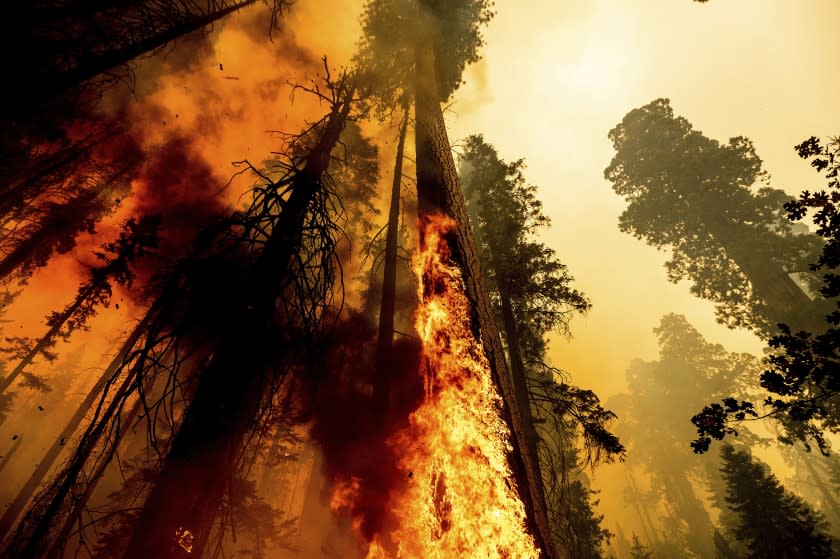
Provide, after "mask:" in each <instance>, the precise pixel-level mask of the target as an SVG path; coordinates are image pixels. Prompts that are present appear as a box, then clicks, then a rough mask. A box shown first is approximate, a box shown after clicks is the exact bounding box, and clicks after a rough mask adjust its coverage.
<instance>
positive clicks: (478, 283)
mask: <svg viewBox="0 0 840 559" xmlns="http://www.w3.org/2000/svg"><path fill="white" fill-rule="evenodd" d="M434 66H435V54H434V50H433V48H432V44H431V42H426V44H425V45H424V44H418V45H417V50H416V72H417V74H416V82H415V112H416V118H415V121H416V122H415V135H416V136H415V137H416V149H417V202H418V211H419V214H420V218H421V219H423V218H424V217H427V216H430V215H432V214H434V213H443V214H445V215H448V216H449V217H451V218H452V219H454V220H455V223H456V226H455V228H454V230H453V231H452V232H451V233H450V235H449V238H448V239H447V242H448V244H449V248H450V250H451V254H452V257H453V259H454V261H455V262H456V263H457V264H458V265H459V267H460V269H461V273H462V275H463V279H464V286H465V291H466V295H467V298H468V299H469V301H470V303H471V306H472V309H473V313H474V314H473V332H474V334H475V336H476V339H479V340H481V343H482V345H483V347H484V353H485V355H486V356H487V358H488V360H489V362H490V366H491V368H492V372H493V376H494V380H495V382H496V383H497V385H498V387H499V389H500V391H501V395H502V398H503V400H504V402H505V404H506V405H505V420H506V421H507V423H508V425H510V427H511V433H512V434H513V441H511V442H512V443H513V445H514V448H516V449H518V450H519V452H514V453H513V455H512V456H511V467H512V469H513V472H514V475H515V476H516V478H517V480H518V482H519V483H518V485H519V493H520V497H521V498H522V501H523V503H524V504H525V510H526V511H527V513H528V514H527V516H528V519H529V522H530V523H531V527H532V531H533V532H534V536H535V538H536V540H537V543H538V545H539V546H540V548H541V549H543V550H545V551H548V550H549V549H550V545H551V531H550V530H549V527H548V520H547V515H546V507H545V499H544V496H543V486H542V476H541V474H540V469H539V464H538V458H537V455H536V454H533V453H532V452H531V450H530V445H529V443H528V436H527V432H526V430H525V429H524V422H523V418H522V417H521V414H520V413H519V406H518V405H517V399H516V392H515V390H514V388H513V386H512V384H511V378H510V375H509V374H508V371H507V364H506V362H505V354H504V350H503V348H502V342H501V340H500V338H499V333H498V330H497V329H496V325H495V318H494V313H493V309H492V306H491V304H490V297H489V295H488V293H487V288H486V287H485V285H484V282H483V279H482V275H481V269H480V266H479V260H478V251H477V249H476V246H475V239H474V237H473V233H472V229H471V228H470V222H469V217H468V215H467V211H466V205H465V202H464V195H463V192H462V191H461V186H460V184H459V181H458V173H457V171H456V168H455V160H454V159H453V157H452V150H451V148H450V145H449V137H448V136H447V133H446V125H445V123H444V120H443V112H442V111H441V108H440V101H441V99H440V95H439V94H438V86H437V80H436V76H435V68H434Z"/></svg>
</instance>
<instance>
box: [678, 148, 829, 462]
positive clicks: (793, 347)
mask: <svg viewBox="0 0 840 559" xmlns="http://www.w3.org/2000/svg"><path fill="white" fill-rule="evenodd" d="M796 150H797V152H798V153H799V155H800V157H802V158H804V159H811V165H812V166H813V167H814V168H815V169H816V170H817V171H818V172H821V173H822V172H824V173H825V178H826V179H827V181H828V188H829V189H830V190H829V192H826V191H818V192H814V193H811V192H810V191H807V190H806V191H804V192H803V193H802V194H801V195H800V197H799V198H798V199H796V200H789V201H788V202H787V203H785V205H784V208H785V209H786V210H787V212H788V216H789V218H790V219H791V220H801V219H802V218H804V217H805V216H806V215H807V214H808V211H809V209H816V211H815V212H814V214H813V221H814V223H815V224H816V225H817V234H818V235H820V236H821V237H823V238H824V239H825V240H826V242H825V244H824V245H823V247H822V253H821V254H820V256H819V259H815V260H816V264H815V265H814V266H813V268H814V269H816V270H821V271H823V272H824V275H823V281H824V284H823V286H822V288H821V289H820V292H821V293H822V295H823V296H824V297H826V298H833V300H834V301H835V304H840V301H837V300H836V298H837V297H838V295H840V275H838V274H837V273H836V272H835V270H836V269H837V267H838V266H840V238H838V233H840V213H838V204H839V203H840V180H838V175H840V141H838V139H836V138H835V139H833V140H830V141H829V142H828V143H827V144H826V145H825V146H823V145H822V144H821V143H820V142H819V140H817V139H816V138H814V137H811V138H809V139H808V140H806V141H805V142H803V143H801V144H799V145H798V146H796ZM826 321H827V326H828V328H827V329H826V330H825V331H824V332H822V333H819V334H815V333H813V332H805V331H800V332H794V331H793V330H792V329H791V328H790V326H788V325H785V324H782V325H780V330H781V333H780V334H778V335H776V336H774V337H772V338H771V339H770V341H769V346H770V352H769V357H768V365H769V368H768V369H767V370H766V371H764V373H763V374H762V375H761V385H762V387H763V388H765V389H766V390H767V392H768V393H769V395H768V396H767V397H766V399H765V400H764V404H765V405H766V406H767V407H768V409H769V412H768V414H769V415H773V416H775V417H776V419H778V420H779V421H780V422H781V423H782V425H783V426H784V427H785V429H786V435H785V436H784V437H781V440H782V441H783V442H787V443H792V442H793V441H796V440H798V441H801V442H802V443H803V444H804V445H805V447H806V448H809V447H810V442H814V443H816V444H817V446H818V447H819V448H820V450H821V451H822V452H824V453H825V452H828V442H827V440H826V438H825V432H829V433H838V432H840V328H838V327H837V325H838V324H840V311H838V310H835V311H834V312H832V313H831V314H829V315H828V316H827V317H826ZM753 408H754V406H753V404H752V403H751V402H748V401H741V402H738V401H737V400H735V399H734V398H728V399H726V400H724V401H723V405H721V404H718V403H714V404H710V405H708V406H706V407H705V408H704V409H703V410H702V411H701V412H700V413H699V414H697V415H696V416H695V417H694V418H693V419H692V421H693V422H694V424H695V426H696V427H697V433H698V438H697V440H695V442H694V443H692V444H693V445H694V446H695V448H696V449H697V451H698V452H704V451H705V450H706V449H708V447H709V445H710V444H711V440H712V439H718V440H720V439H722V438H723V437H724V436H726V435H727V434H731V433H734V432H735V429H734V428H732V427H731V426H729V424H730V423H732V422H735V423H738V422H740V421H742V420H744V419H745V418H746V416H747V415H750V416H756V412H755V411H754V409H753Z"/></svg>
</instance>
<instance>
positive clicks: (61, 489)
mask: <svg viewBox="0 0 840 559" xmlns="http://www.w3.org/2000/svg"><path fill="white" fill-rule="evenodd" d="M149 312H150V313H151V310H150V311H149ZM129 351H130V350H129ZM142 365H143V364H142V363H141V361H140V360H138V361H136V362H135V363H134V365H133V366H132V368H131V370H130V371H129V372H128V373H127V374H126V375H125V378H124V379H123V382H122V383H121V384H120V386H119V387H118V388H117V389H116V390H115V391H114V396H113V398H112V399H111V403H110V404H108V406H107V407H106V408H105V410H104V411H102V410H97V413H96V414H95V415H94V418H93V420H92V422H91V425H90V426H89V427H88V429H87V430H86V431H85V433H84V434H83V435H82V438H81V441H80V442H79V445H78V447H77V448H76V451H75V453H74V454H73V456H72V458H71V460H70V462H69V464H68V465H67V466H66V467H65V469H64V470H62V472H61V477H60V480H61V481H60V483H59V484H58V485H57V486H56V488H55V490H54V491H53V492H52V493H51V495H50V497H49V503H48V504H47V505H46V507H45V508H44V509H43V510H42V511H33V510H30V511H29V512H28V513H27V517H29V516H30V515H33V514H39V516H38V517H37V519H33V522H34V527H33V528H32V529H31V530H26V532H27V533H28V535H27V534H24V533H22V532H21V529H20V527H19V528H18V530H17V532H18V534H17V535H16V537H15V539H16V540H17V539H18V538H20V539H21V540H23V541H12V542H11V544H10V546H9V547H8V548H7V549H6V555H4V557H14V558H16V559H36V558H37V557H40V556H41V552H42V550H43V548H44V547H45V546H46V545H47V544H48V542H49V539H50V538H49V534H50V531H51V529H52V527H53V524H54V522H55V519H56V518H57V517H58V514H59V513H60V511H61V510H62V509H63V508H64V507H65V506H66V504H67V501H66V499H67V497H68V495H70V493H71V491H73V490H74V489H75V488H76V483H77V481H78V479H79V475H80V474H81V472H82V469H83V468H84V465H85V464H86V463H87V461H88V459H89V458H90V456H91V454H93V451H94V450H95V449H96V447H97V446H98V445H99V443H100V441H101V440H102V436H103V434H104V433H105V430H106V429H107V428H108V426H109V424H110V420H111V418H113V417H114V415H115V414H117V413H119V411H120V410H121V409H122V405H123V400H122V396H124V395H125V394H126V393H127V392H128V391H129V390H130V389H131V387H132V386H133V385H134V384H135V383H137V382H138V379H139V378H140V377H141V376H142ZM114 372H116V370H115V371H114ZM112 378H113V375H112ZM100 402H101V403H102V404H104V401H103V400H100ZM100 411H101V413H99V412H100ZM25 519H26V518H25ZM25 519H24V520H25ZM18 550H20V551H18Z"/></svg>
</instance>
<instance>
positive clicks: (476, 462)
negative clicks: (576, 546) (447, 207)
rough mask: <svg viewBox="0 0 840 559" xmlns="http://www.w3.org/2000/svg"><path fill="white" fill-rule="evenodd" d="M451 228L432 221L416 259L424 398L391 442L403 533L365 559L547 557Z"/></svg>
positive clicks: (395, 506) (394, 533)
mask: <svg viewBox="0 0 840 559" xmlns="http://www.w3.org/2000/svg"><path fill="white" fill-rule="evenodd" d="M453 226H454V222H453V221H452V220H451V219H449V218H447V217H444V216H433V217H432V218H430V219H427V220H425V222H424V225H423V227H424V231H423V235H422V237H421V238H423V239H424V242H423V244H422V246H421V248H420V251H419V253H418V254H417V255H416V256H415V258H414V262H413V266H414V269H415V272H416V273H417V275H418V277H420V278H421V282H420V284H421V285H420V296H421V297H420V299H421V301H422V303H421V306H420V309H419V310H418V312H417V315H416V328H417V331H418V332H419V334H420V336H421V338H422V341H423V365H422V368H423V374H424V377H425V386H426V395H425V399H424V401H423V403H422V404H421V405H420V407H419V408H418V409H417V410H416V411H414V412H413V413H412V414H411V416H410V418H409V425H408V427H406V428H405V429H403V430H402V431H400V432H397V433H396V434H395V435H394V436H393V437H392V438H391V439H390V440H389V444H390V445H391V446H392V447H393V448H394V449H395V450H396V451H397V452H396V455H397V456H399V457H400V458H399V464H398V466H399V468H400V469H401V470H402V471H403V472H404V474H405V475H404V478H403V479H405V480H406V481H405V484H404V486H403V487H401V488H399V489H397V490H396V491H395V492H394V493H393V494H392V495H391V499H390V504H391V511H390V512H391V513H392V514H393V516H394V517H395V520H396V527H395V528H394V529H393V530H391V531H390V533H387V534H382V535H378V536H377V537H376V538H375V539H374V541H373V542H371V545H370V548H369V550H368V554H367V558H368V559H390V558H392V557H395V558H406V559H408V558H411V559H415V558H416V559H420V558H423V559H435V558H439V559H453V558H456V557H458V558H481V559H488V558H490V559H493V558H500V559H501V558H506V559H514V558H516V559H535V558H537V557H539V555H540V552H539V550H538V549H537V547H536V545H535V543H534V539H533V537H532V536H531V535H530V534H529V533H528V531H527V529H526V526H525V507H524V505H523V504H522V501H521V500H520V499H519V496H518V495H517V493H516V490H515V486H514V482H513V478H512V474H511V471H510V468H509V466H508V463H507V458H506V454H507V452H509V451H510V450H511V447H510V443H509V442H508V440H509V435H510V433H509V431H508V429H507V426H506V424H505V423H504V421H503V419H502V416H501V408H502V400H501V397H500V396H499V394H498V392H497V391H496V387H495V384H494V382H493V379H492V376H491V371H490V366H489V363H488V361H487V359H486V357H485V355H484V352H483V351H482V348H481V345H480V344H479V342H478V340H476V339H475V336H474V335H473V333H472V330H471V329H470V304H469V301H468V300H467V298H466V296H465V295H464V289H463V280H462V277H461V272H460V269H459V268H458V266H457V265H454V264H453V263H451V262H450V261H449V249H448V245H447V243H446V240H445V238H444V236H445V234H446V233H447V232H448V231H450V230H451V229H452V228H453Z"/></svg>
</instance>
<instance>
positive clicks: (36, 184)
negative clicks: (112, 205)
mask: <svg viewBox="0 0 840 559" xmlns="http://www.w3.org/2000/svg"><path fill="white" fill-rule="evenodd" d="M116 133H117V130H116V129H111V130H108V131H100V132H97V133H95V134H90V135H88V136H86V137H85V138H82V139H81V140H77V141H75V142H73V143H72V144H71V145H69V146H67V147H66V148H64V149H61V150H59V151H57V152H55V153H53V154H51V155H48V156H46V157H44V158H43V159H38V160H35V161H32V162H30V163H29V164H28V165H27V167H28V168H25V169H19V170H15V171H13V172H14V174H15V175H16V178H14V179H13V180H12V181H11V182H9V183H7V184H0V220H2V219H5V218H6V217H7V216H9V215H10V214H11V213H13V212H14V211H16V210H19V209H20V208H22V207H23V206H25V205H26V204H28V203H29V202H31V201H32V200H33V199H34V198H35V197H36V196H37V195H38V194H40V193H41V191H42V190H43V183H44V182H45V181H47V180H48V179H49V178H50V177H51V176H53V175H56V174H57V173H61V172H63V171H64V170H65V169H67V168H68V167H69V166H70V165H74V164H75V165H81V164H84V163H86V162H87V161H89V157H90V153H91V150H92V149H93V148H94V147H95V146H96V145H98V144H100V143H102V142H103V141H105V140H107V139H108V138H110V137H113V136H114V135H115V134H116Z"/></svg>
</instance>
